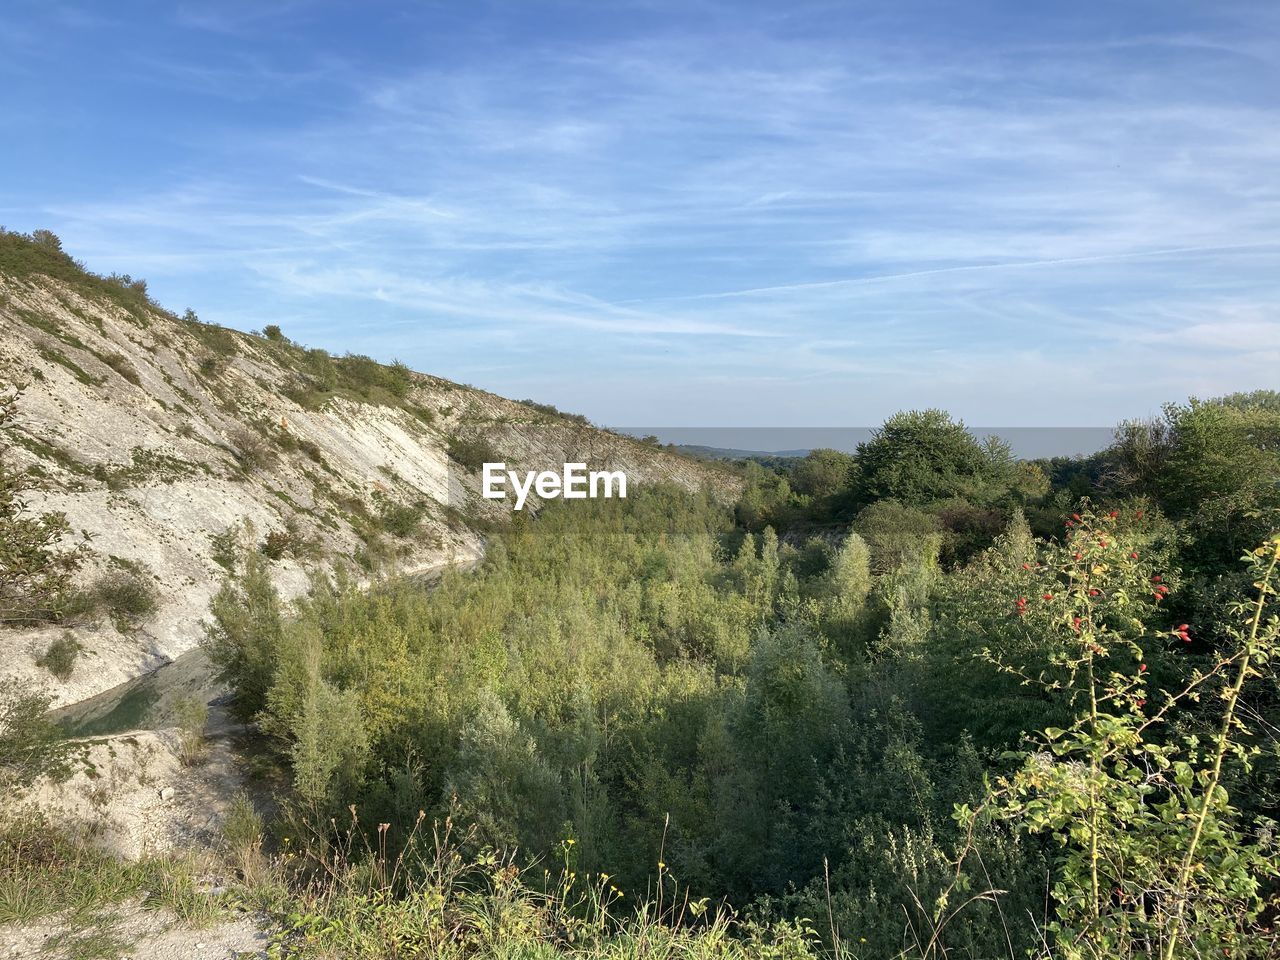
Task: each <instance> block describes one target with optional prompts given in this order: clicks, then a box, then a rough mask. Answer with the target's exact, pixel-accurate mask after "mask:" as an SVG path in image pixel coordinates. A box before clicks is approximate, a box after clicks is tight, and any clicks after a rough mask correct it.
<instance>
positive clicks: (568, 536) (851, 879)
mask: <svg viewBox="0 0 1280 960" xmlns="http://www.w3.org/2000/svg"><path fill="white" fill-rule="evenodd" d="M1278 437H1280V402H1278V398H1277V397H1276V396H1275V395H1274V394H1254V395H1249V396H1240V397H1228V398H1224V399H1222V400H1217V401H1211V402H1193V403H1190V404H1187V405H1184V406H1171V407H1169V408H1168V410H1167V411H1166V414H1165V417H1164V418H1163V419H1162V420H1161V421H1160V422H1159V423H1151V424H1130V425H1127V426H1125V427H1123V428H1122V429H1121V430H1120V431H1119V433H1118V439H1117V442H1116V444H1115V445H1114V446H1113V447H1112V448H1111V449H1109V450H1107V451H1105V452H1104V453H1102V454H1100V455H1098V456H1097V457H1093V458H1089V459H1087V460H1073V461H1066V460H1063V461H1055V462H1046V463H1038V464H1029V463H1019V462H1017V461H1015V460H1014V459H1013V458H1012V457H1010V456H1009V454H1008V452H1007V450H1004V449H1002V448H1000V447H999V446H998V445H983V444H980V443H978V442H976V441H975V440H973V439H972V438H971V437H970V435H969V434H968V433H967V432H966V431H964V429H963V428H962V426H961V425H959V424H956V423H954V422H953V421H951V420H950V418H948V417H947V416H946V415H945V414H942V413H939V412H933V411H931V412H925V413H912V414H904V415H901V416H898V417H895V418H893V419H892V420H890V421H889V422H888V423H887V424H886V425H885V427H884V428H883V429H882V430H881V431H880V432H879V433H878V435H877V436H876V437H875V438H874V439H873V440H871V441H870V442H869V443H867V444H866V445H864V446H863V448H862V449H861V450H860V451H859V452H858V453H857V454H856V455H854V456H845V455H841V454H837V453H834V452H831V451H818V452H815V453H813V454H811V455H809V456H808V457H806V458H804V459H803V460H800V461H796V462H793V463H791V464H789V465H787V466H786V468H785V470H784V471H777V470H774V471H766V470H763V469H759V468H756V467H750V468H748V470H749V477H748V480H749V483H748V487H747V489H746V491H745V493H744V495H743V498H742V501H741V502H740V503H738V504H737V505H736V507H733V508H728V507H725V506H723V505H722V504H720V503H718V502H717V501H715V500H714V499H712V498H710V497H699V496H696V495H690V494H688V493H685V492H679V491H676V490H673V489H661V488H648V489H645V490H640V491H637V492H636V493H635V494H634V495H633V496H632V497H631V498H630V499H628V500H627V501H621V502H620V501H583V502H580V503H574V504H554V505H549V506H547V507H546V508H544V509H543V511H542V512H541V514H540V515H539V517H538V518H537V519H536V520H528V519H518V520H517V521H516V522H515V523H514V524H513V525H512V527H511V528H510V529H508V530H505V531H502V532H499V533H497V534H495V536H494V538H493V540H492V542H491V546H490V550H489V555H488V557H487V559H486V561H485V563H484V565H483V566H482V567H481V568H480V569H479V570H478V571H476V572H474V573H471V574H458V575H451V576H448V577H446V578H445V580H444V581H443V583H441V584H440V585H439V586H438V587H437V588H436V589H434V590H432V591H425V590H423V589H421V588H420V587H418V586H415V585H412V584H403V583H399V584H397V583H390V584H385V585H382V586H380V587H377V588H375V589H374V590H372V591H362V590H358V589H356V588H355V586H354V585H353V584H351V583H345V582H341V581H337V582H333V581H330V582H317V583H316V584H315V586H314V588H313V590H312V592H311V594H310V596H309V597H308V598H307V599H305V600H304V601H302V602H301V603H299V604H298V605H297V606H296V607H295V608H293V609H291V610H287V611H286V609H285V608H284V607H283V606H282V604H281V603H280V602H279V600H278V598H276V597H275V595H274V593H273V591H272V588H271V585H270V580H269V579H268V578H267V577H265V576H263V575H262V571H261V569H260V561H259V560H258V559H256V558H255V557H254V556H252V555H246V556H245V557H244V558H243V559H242V561H241V565H240V569H241V570H242V571H243V572H242V573H241V574H240V576H238V577H234V578H229V579H228V581H227V583H226V585H225V587H224V589H223V593H222V594H221V595H220V597H219V599H218V601H217V602H216V603H215V608H214V612H215V623H214V626H213V627H212V628H211V631H210V636H209V641H208V649H209V652H210V654H211V656H212V657H213V659H214V661H215V662H216V663H217V664H219V666H220V668H221V669H222V671H223V673H224V676H225V678H226V679H227V680H228V681H230V682H231V684H232V685H233V688H234V690H235V691H236V694H235V701H234V708H235V709H236V710H237V711H238V713H239V714H240V716H241V717H243V718H245V719H247V720H252V721H253V722H255V723H256V724H257V725H258V727H259V729H260V730H261V731H262V733H263V736H264V737H265V738H267V739H268V740H269V742H270V743H271V745H272V747H273V749H274V751H275V753H276V756H277V757H278V758H279V762H280V763H281V764H282V766H284V767H285V768H287V770H288V771H289V772H290V775H291V780H292V787H291V789H290V790H289V791H288V792H287V793H286V795H284V796H282V797H281V800H282V802H283V807H282V809H283V811H284V812H283V814H282V815H281V816H280V817H279V819H278V820H277V822H275V823H274V824H271V825H268V826H267V827H265V828H264V833H263V835H262V838H261V844H260V845H259V847H257V849H259V851H261V850H275V851H279V853H278V854H276V856H275V857H274V859H273V858H271V857H269V856H268V855H267V854H261V853H260V855H261V856H262V857H263V863H264V866H263V867H262V871H265V872H266V873H268V874H269V875H270V876H271V877H272V878H273V880H272V882H274V883H276V884H278V885H279V889H280V890H283V891H294V892H293V893H291V894H288V895H287V897H288V898H291V899H290V900H289V902H290V903H291V904H292V908H291V912H288V913H287V915H286V921H285V927H286V932H285V933H284V934H283V935H282V941H281V942H282V944H283V945H284V946H285V947H286V948H287V949H288V950H291V951H293V952H295V953H296V954H298V955H304V956H309V955H314V956H328V955H331V954H334V953H336V954H337V955H349V956H387V957H392V956H408V955H413V954H415V953H423V954H424V955H432V956H436V955H451V954H452V955H467V956H471V955H484V956H488V955H512V954H519V955H535V956H539V955H545V956H555V955H564V954H568V955H572V954H579V955H590V956H615V955H616V956H640V955H645V956H649V955H654V956H686V955H689V956H736V955H751V956H797V957H800V956H810V955H812V956H824V955H833V956H841V957H860V958H861V957H865V958H873V957H920V958H924V957H930V958H932V957H944V956H964V957H1001V956H1008V957H1023V956H1027V955H1028V954H1030V955H1032V956H1054V957H1151V956H1156V957H1162V958H1173V957H1198V956H1208V955H1210V954H1212V955H1215V956H1227V957H1264V956H1270V955H1272V953H1273V952H1274V950H1275V949H1276V941H1275V938H1274V934H1273V933H1272V930H1271V927H1272V923H1273V917H1274V912H1275V909H1276V890H1277V886H1276V875H1275V873H1276V871H1275V867H1274V863H1275V854H1276V851H1275V848H1274V841H1273V839H1272V838H1273V833H1272V820H1271V818H1272V817H1273V816H1274V813H1275V803H1276V795H1275V792H1274V784H1275V778H1276V770H1277V752H1276V741H1275V739H1274V737H1273V736H1272V734H1273V733H1274V730H1273V728H1272V726H1271V725H1270V724H1269V722H1268V721H1267V719H1266V718H1267V717H1268V716H1271V715H1273V714H1274V703H1275V696H1276V674H1275V672H1274V666H1275V663H1274V660H1273V657H1274V653H1275V650H1276V645H1277V642H1278V636H1277V632H1278V626H1277V623H1278V621H1277V618H1276V612H1277V611H1276V607H1275V585H1276V582H1277V579H1280V578H1278V577H1277V561H1278V558H1280V540H1278V539H1277V538H1276V532H1275V531H1276V528H1277V525H1278V523H1277V507H1278V506H1280V492H1278V491H1277V487H1276V482H1275V481H1276V477H1277V476H1280V451H1278V448H1277V444H1276V442H1275V440H1276V438H1278ZM1082 494H1084V495H1082ZM432 825H434V827H433V826H432ZM251 872H254V873H258V872H261V871H258V870H254V871H251Z"/></svg>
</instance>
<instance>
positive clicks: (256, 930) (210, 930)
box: [0, 902, 268, 960]
mask: <svg viewBox="0 0 1280 960" xmlns="http://www.w3.org/2000/svg"><path fill="white" fill-rule="evenodd" d="M267 940H268V933H267V932H266V931H265V930H264V928H263V922H262V920H261V918H258V917H253V916H250V915H247V914H246V915H244V916H241V917H236V918H232V919H228V920H223V921H220V922H218V923H214V924H211V925H209V926H207V927H198V928H192V927H188V926H183V925H180V924H179V923H178V922H177V921H176V920H175V918H173V917H172V916H167V915H165V914H164V913H161V912H159V911H155V910H144V909H143V908H142V906H141V905H140V904H139V903H137V902H132V903H124V904H121V905H120V906H119V907H117V908H114V913H113V914H112V916H111V917H110V918H107V919H106V920H105V921H101V922H98V923H96V924H94V925H92V926H89V927H81V928H79V929H73V928H72V927H71V926H70V925H69V924H68V923H66V922H64V921H59V920H57V919H54V920H51V921H42V922H41V923H37V924H31V925H29V926H23V927H17V926H2V927H0V958H4V960H9V958H21V960H27V958H30V960H63V958H69V957H98V956H108V957H112V956H115V957H120V958H127V960H230V958H235V960H248V958H259V957H266V948H267Z"/></svg>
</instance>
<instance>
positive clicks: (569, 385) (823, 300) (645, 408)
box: [0, 2, 1280, 423]
mask: <svg viewBox="0 0 1280 960" xmlns="http://www.w3.org/2000/svg"><path fill="white" fill-rule="evenodd" d="M35 9H36V8H34V7H33V8H32V10H35ZM83 9H85V10H88V9H90V8H87V7H86V8H83ZM934 12H935V13H936V8H935V9H934ZM130 16H131V15H130V14H129V13H128V11H126V12H125V14H123V15H122V17H121V23H119V24H118V25H117V29H118V30H120V31H123V32H124V33H125V35H127V30H128V28H129V27H130V26H131V25H132V21H131V20H130ZM32 19H33V20H34V19H35V17H34V15H33V18H32ZM134 19H135V20H137V22H139V23H141V22H142V21H141V18H137V17H135V18H134ZM147 23H148V27H147V29H149V30H151V31H152V33H150V34H148V35H147V37H146V39H147V42H146V43H145V44H142V43H139V44H137V46H136V48H130V46H129V45H128V44H127V43H126V44H124V46H123V47H122V48H121V49H120V52H119V55H118V56H117V57H116V59H115V60H114V61H113V64H114V65H113V66H112V67H111V68H110V69H108V70H107V71H106V72H105V73H102V67H101V66H99V67H98V68H97V69H98V71H99V74H98V75H101V76H105V77H107V79H108V81H109V82H110V83H112V84H116V85H118V87H119V89H113V90H112V91H111V93H112V94H114V95H115V96H116V97H117V98H119V99H120V100H121V102H122V103H123V104H124V105H125V106H129V105H134V106H133V109H134V110H135V112H136V111H137V110H138V109H140V108H138V107H137V106H136V104H138V103H142V102H145V103H146V104H147V107H146V113H145V116H146V118H147V127H146V129H145V130H143V131H141V133H140V134H139V135H140V136H145V142H144V143H140V144H138V145H137V148H136V149H133V150H130V151H129V152H128V154H127V156H126V155H123V154H121V155H116V154H112V153H111V151H109V150H108V151H107V152H106V153H107V156H105V157H104V158H103V159H102V160H101V162H96V163H95V162H91V161H90V159H89V158H90V157H91V156H92V155H93V144H94V143H103V142H108V143H109V142H112V141H111V140H110V139H109V137H108V138H106V139H104V136H105V134H104V131H103V130H99V129H95V128H93V127H92V126H90V127H89V128H87V129H85V130H84V131H82V132H79V133H76V134H68V137H70V138H71V139H70V140H69V141H68V143H67V144H66V145H65V146H66V147H67V148H68V149H81V150H83V151H84V155H85V161H84V163H83V164H81V165H79V166H80V167H82V172H83V174H84V175H83V176H81V177H70V176H68V177H65V178H63V179H62V180H61V181H53V184H54V185H53V186H49V185H47V184H46V185H44V186H43V187H42V188H41V189H39V190H38V191H37V190H35V189H25V188H23V187H21V186H19V185H20V184H22V183H24V182H27V181H29V180H31V179H32V178H34V177H35V176H36V175H37V174H38V172H39V171H38V170H37V169H36V168H35V166H34V163H33V161H32V159H31V157H30V156H29V155H28V156H27V158H26V159H25V160H18V159H10V160H5V159H0V173H3V174H5V176H4V178H3V180H2V181H0V182H3V183H5V184H7V186H6V187H0V208H4V209H5V210H6V211H11V212H12V213H6V216H7V217H8V218H9V219H10V225H11V226H22V225H29V226H43V225H48V226H52V227H53V228H54V229H57V230H60V231H61V232H62V233H63V234H64V235H65V238H66V240H67V242H68V244H69V245H70V246H71V247H72V248H73V249H74V250H75V251H76V252H77V253H78V254H80V255H82V256H84V257H86V258H87V259H88V260H89V261H90V263H91V265H93V266H96V267H99V268H101V269H115V270H123V271H128V272H133V273H146V274H148V275H149V278H150V280H151V281H152V288H153V289H154V290H156V291H157V292H158V293H159V295H160V296H161V297H163V298H166V299H171V300H173V301H175V304H176V305H186V304H187V303H190V304H192V305H194V306H196V307H197V309H200V310H201V312H202V314H203V315H206V316H211V317H216V318H218V319H220V320H224V321H229V322H233V323H237V324H239V325H241V326H245V327H249V326H260V325H261V324H262V323H263V322H271V319H270V318H271V317H272V316H279V317H286V318H289V319H290V321H291V328H290V330H289V332H290V334H291V335H293V336H296V337H298V338H300V339H303V340H307V339H310V338H315V339H318V340H323V341H324V342H325V344H326V345H328V346H334V345H338V346H341V347H345V348H349V349H353V350H367V351H371V352H378V351H379V350H381V351H383V355H387V356H390V355H393V354H394V355H398V356H401V357H402V358H404V359H406V360H408V361H410V362H413V363H415V364H417V365H419V366H422V367H424V368H427V369H430V370H432V371H433V372H438V373H441V374H444V375H453V376H458V377H460V378H462V379H475V380H478V381H479V382H481V383H482V385H485V386H488V387H491V388H494V389H498V390H500V391H504V392H509V393H520V394H525V393H534V392H535V389H542V390H545V391H548V393H549V395H550V399H553V400H555V401H556V402H558V403H560V402H564V403H570V404H572V403H575V402H576V403H577V405H579V406H581V407H583V408H584V409H585V410H586V412H588V413H591V414H593V415H596V416H598V417H601V418H605V419H612V420H614V421H615V422H622V421H626V422H646V421H647V422H650V423H653V422H658V421H659V420H662V419H665V418H670V419H673V420H676V421H683V422H691V421H696V420H697V419H705V418H708V417H716V418H724V419H726V420H730V421H734V422H754V421H757V420H761V419H764V418H774V417H776V416H778V415H780V414H782V413H785V415H786V416H788V417H793V418H798V419H799V420H805V419H808V420H810V421H811V422H832V416H833V415H835V414H833V413H832V411H836V412H837V414H838V415H835V416H836V420H835V422H839V421H840V420H841V419H847V420H848V421H857V422H859V423H866V422H871V420H872V419H873V418H874V417H877V416H882V415H884V414H886V413H888V412H891V410H892V409H893V408H894V407H896V406H900V405H913V404H919V403H925V402H929V403H940V404H942V405H945V406H949V407H952V408H954V409H955V410H956V411H957V412H958V413H961V414H963V415H965V416H966V417H968V419H970V420H986V421H987V422H1004V423H1012V422H1015V421H1016V420H1017V419H1018V418H1023V419H1027V418H1031V419H1043V418H1057V420H1059V421H1062V422H1070V423H1103V422H1108V421H1109V420H1112V419H1115V418H1118V417H1120V416H1124V415H1128V414H1131V413H1137V412H1143V411H1146V410H1149V409H1153V408H1154V407H1155V405H1156V404H1158V402H1159V401H1160V400H1163V399H1170V398H1174V397H1176V396H1179V395H1183V394H1185V393H1189V392H1193V391H1194V392H1199V393H1212V392H1221V391H1225V390H1229V389H1236V388H1241V387H1251V386H1257V385H1260V384H1261V383H1264V382H1266V380H1267V379H1268V378H1269V377H1271V378H1273V374H1272V373H1271V372H1270V370H1272V369H1274V368H1273V367H1271V368H1269V367H1268V366H1267V365H1266V362H1265V358H1267V357H1272V355H1273V353H1274V351H1275V350H1276V342H1275V329H1276V324H1277V323H1278V322H1280V279H1277V278H1280V241H1277V240H1276V239H1275V238H1276V236H1277V235H1278V234H1277V228H1278V227H1280V182H1278V181H1276V179H1275V178H1274V177H1273V176H1272V175H1271V172H1272V171H1274V170H1275V169H1277V167H1278V166H1280V123H1277V120H1280V116H1278V113H1280V110H1278V109H1277V108H1278V104H1277V102H1276V100H1275V96H1274V91H1275V90H1277V89H1280V42H1277V41H1276V40H1275V37H1276V36H1277V35H1278V34H1277V33H1276V31H1275V30H1274V29H1273V28H1274V27H1276V26H1280V20H1277V16H1276V15H1275V14H1274V13H1273V12H1272V11H1269V10H1267V9H1265V8H1263V7H1261V6H1260V5H1251V4H1240V5H1234V4H1225V5H1222V6H1220V7H1218V6H1215V7H1214V8H1212V9H1210V8H1198V9H1196V10H1194V11H1192V10H1190V9H1186V10H1183V9H1180V8H1179V9H1172V8H1161V10H1160V15H1159V16H1141V17H1139V16H1136V15H1133V16H1130V15H1128V14H1125V13H1123V12H1120V11H1116V10H1114V9H1113V8H1112V7H1111V6H1109V5H1103V4H1101V3H1099V4H1086V5H1085V6H1084V7H1079V8H1076V9H1073V11H1072V12H1071V16H1070V17H1067V16H1066V15H1065V14H1059V13H1054V12H1052V11H1045V12H1044V14H1043V19H1042V20H1041V21H1033V20H1030V19H1020V18H1009V17H1006V16H1004V14H1003V12H1002V11H1001V10H1000V9H999V4H996V5H995V6H994V7H992V8H990V9H988V7H987V6H986V5H977V6H976V7H974V8H973V9H972V10H970V11H967V12H965V13H964V14H963V15H962V14H961V13H960V12H959V11H956V12H955V13H953V14H951V15H948V16H946V17H943V18H942V20H938V19H936V17H935V18H927V17H924V16H923V15H922V13H921V11H920V10H916V9H915V8H913V7H912V6H911V5H910V4H907V5H906V6H904V7H903V8H902V9H901V10H898V9H897V8H895V9H894V10H893V11H891V12H885V13H884V14H883V15H882V16H879V17H877V18H867V17H865V16H863V15H861V14H860V13H859V12H858V9H857V8H854V7H849V8H845V7H844V6H843V5H826V4H813V5H806V4H800V5H788V6H787V7H786V9H785V10H783V9H781V8H777V7H775V6H773V5H765V4H761V5H758V6H757V5H752V4H747V5H739V4H733V5H722V4H719V3H714V2H712V3H706V4H700V5H697V6H687V5H675V4H668V3H665V2H652V3H650V2H645V3H635V4H628V5H625V6H622V5H616V6H615V5H610V9H609V10H608V11H607V12H606V11H604V10H603V8H601V9H596V8H588V7H585V6H579V5H574V4H568V5H567V6H561V5H557V4H546V5H534V6H533V7H528V8H526V7H525V6H524V5H506V4H493V5H489V4H479V5H474V6H468V8H467V10H466V12H465V14H464V13H462V12H459V11H457V10H452V9H445V8H440V9H436V8H426V7H424V8H421V9H413V10H408V9H400V8H395V9H394V10H393V9H391V8H390V7H388V8H387V9H385V10H382V9H373V10H372V11H371V12H370V13H369V14H368V15H366V16H362V17H360V18H354V19H353V18H350V17H343V16H340V15H339V14H338V12H337V11H335V10H333V9H329V8H327V7H325V6H324V5H323V4H310V3H293V2H281V3H276V4H266V5H257V4H254V5H250V4H246V5H243V6H238V5H221V4H219V5H212V4H208V5H189V6H185V7H183V8H180V10H179V12H178V13H177V14H176V15H175V17H174V18H173V19H172V20H170V21H168V22H167V23H161V24H159V25H155V23H154V22H153V21H147ZM551 23H557V24H562V26H560V27H557V28H556V29H551V27H550V26H549V24H551ZM66 42H67V43H75V42H77V41H74V40H73V39H70V38H69V39H67V40H66ZM157 50H166V51H169V52H166V53H165V54H163V55H161V54H157V53H155V52H154V51H157ZM59 55H60V56H61V57H62V58H63V59H64V60H65V59H67V58H68V56H69V54H68V51H66V50H61V51H59ZM23 56H24V57H26V58H30V57H37V58H38V56H39V52H38V51H30V50H26V49H25V48H24V53H23ZM33 62H35V61H32V60H30V59H27V60H24V61H23V63H24V65H30V64H32V63H33ZM70 62H74V51H72V52H71V53H70ZM37 75H38V71H37ZM32 89H33V90H35V89H36V88H35V87H33V88H32ZM1268 91H1270V92H1268ZM104 96H105V93H104ZM41 97H43V98H45V99H46V100H48V102H47V103H45V102H42V101H40V98H41ZM50 97H54V95H53V94H51V93H49V92H48V91H38V92H37V94H36V98H37V102H39V103H41V105H42V106H43V107H45V108H49V109H52V108H56V106H57V103H56V102H55V101H56V97H54V99H53V100H49V98H50ZM139 98H143V99H139ZM125 106H122V107H121V110H120V114H124V112H125ZM45 112H46V113H47V112H48V109H45ZM23 116H25V122H26V123H27V124H28V126H27V127H26V130H27V133H28V135H30V134H31V133H33V132H35V131H38V130H39V129H40V126H39V124H40V123H41V121H40V119H39V117H38V115H37V114H35V113H33V112H31V111H25V112H24V113H22V114H21V115H20V116H19V117H18V122H17V123H16V124H15V127H14V129H15V133H16V134H17V135H19V137H20V136H21V135H22V132H23V128H22V127H21V123H22V122H24V121H23ZM111 116H112V119H114V120H115V121H116V124H117V125H118V124H119V123H120V119H121V116H120V115H115V114H112V115H111ZM95 122H98V121H96V120H95ZM103 122H105V120H104V121H103ZM129 129H133V128H129ZM77 137H79V138H81V140H77V139H76V138H77ZM94 137H97V138H98V139H97V140H95V139H94ZM23 163H25V164H27V166H26V167H24V166H22V164H23ZM1151 351H1158V352H1159V357H1160V362H1159V365H1157V366H1153V365H1152V362H1151ZM1259 357H1263V358H1264V360H1259V359H1258V358H1259ZM1068 364H1075V366H1074V368H1071V367H1068ZM944 394H945V395H944ZM1001 411H1007V413H1008V416H1005V417H999V416H994V415H993V414H998V413H1000V412H1001Z"/></svg>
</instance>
